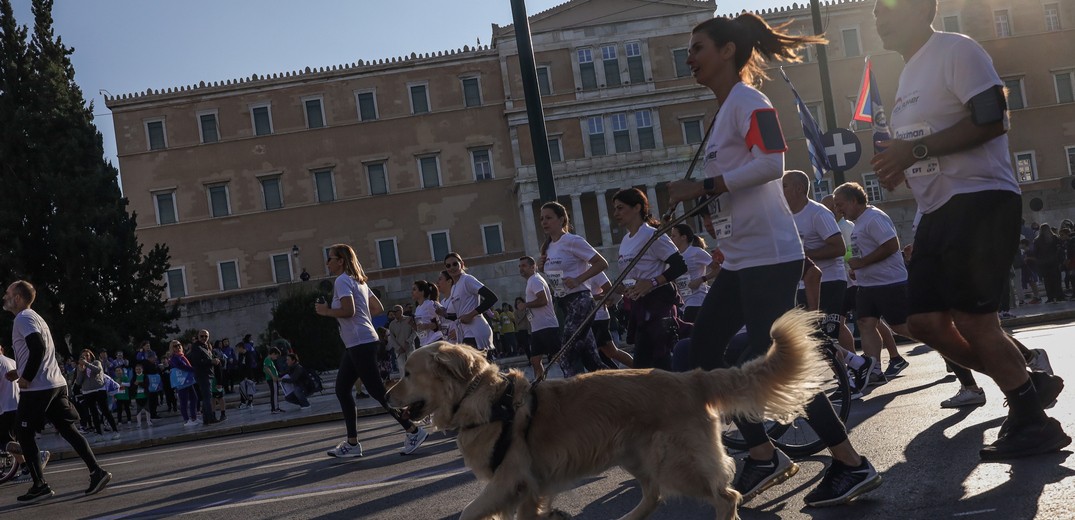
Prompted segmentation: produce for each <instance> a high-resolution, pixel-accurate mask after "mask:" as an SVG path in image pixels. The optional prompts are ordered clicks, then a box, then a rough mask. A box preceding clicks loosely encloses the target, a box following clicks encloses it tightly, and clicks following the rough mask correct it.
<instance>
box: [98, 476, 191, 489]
mask: <svg viewBox="0 0 1075 520" xmlns="http://www.w3.org/2000/svg"><path fill="white" fill-rule="evenodd" d="M186 478H190V477H176V478H164V479H160V480H143V481H139V482H131V483H130V484H120V485H118V486H108V489H123V488H128V487H136V486H150V485H153V484H164V483H165V482H174V481H176V480H183V479H186Z"/></svg>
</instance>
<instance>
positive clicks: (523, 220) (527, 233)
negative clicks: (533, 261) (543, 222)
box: [519, 200, 540, 258]
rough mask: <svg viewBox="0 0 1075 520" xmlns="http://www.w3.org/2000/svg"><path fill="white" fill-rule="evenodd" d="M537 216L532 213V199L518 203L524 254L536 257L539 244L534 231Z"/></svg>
mask: <svg viewBox="0 0 1075 520" xmlns="http://www.w3.org/2000/svg"><path fill="white" fill-rule="evenodd" d="M536 222H537V218H536V217H535V215H534V201H532V200H526V201H523V202H522V204H520V205H519V223H520V225H521V227H522V231H523V247H524V248H526V254H528V255H530V256H533V257H534V258H537V256H538V251H539V250H540V244H539V243H538V237H537V235H536V234H535V232H534V227H535V225H536V224H535V223H536Z"/></svg>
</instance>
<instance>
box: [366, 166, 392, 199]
mask: <svg viewBox="0 0 1075 520" xmlns="http://www.w3.org/2000/svg"><path fill="white" fill-rule="evenodd" d="M366 176H367V177H369V180H370V195H384V194H386V193H388V172H387V171H386V170H385V163H383V162H379V163H370V164H367V165H366Z"/></svg>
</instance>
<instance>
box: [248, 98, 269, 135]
mask: <svg viewBox="0 0 1075 520" xmlns="http://www.w3.org/2000/svg"><path fill="white" fill-rule="evenodd" d="M269 108H270V107H269V105H258V106H252V107H250V119H251V121H252V122H253V125H254V135H269V134H271V133H272V111H271V110H269Z"/></svg>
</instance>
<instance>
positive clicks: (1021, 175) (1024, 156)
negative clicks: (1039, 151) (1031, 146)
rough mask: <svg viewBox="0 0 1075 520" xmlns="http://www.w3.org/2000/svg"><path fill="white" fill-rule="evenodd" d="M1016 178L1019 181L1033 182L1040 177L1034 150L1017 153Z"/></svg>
mask: <svg viewBox="0 0 1075 520" xmlns="http://www.w3.org/2000/svg"><path fill="white" fill-rule="evenodd" d="M1015 178H1016V179H1017V180H1018V181H1019V182H1031V181H1034V180H1037V179H1038V167H1037V164H1036V162H1035V160H1034V152H1016V153H1015Z"/></svg>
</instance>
